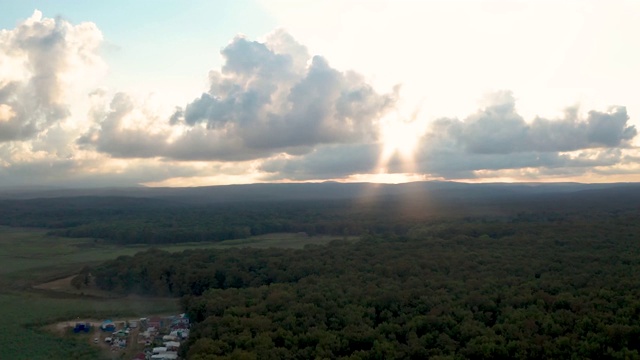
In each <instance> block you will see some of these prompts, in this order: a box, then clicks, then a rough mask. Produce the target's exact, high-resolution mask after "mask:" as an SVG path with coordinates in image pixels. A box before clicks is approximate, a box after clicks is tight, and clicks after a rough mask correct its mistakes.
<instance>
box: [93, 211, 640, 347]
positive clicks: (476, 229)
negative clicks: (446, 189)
mask: <svg viewBox="0 0 640 360" xmlns="http://www.w3.org/2000/svg"><path fill="white" fill-rule="evenodd" d="M639 217H640V216H639V215H638V212H637V211H635V210H624V211H614V212H606V213H599V212H594V211H591V210H589V209H583V211H582V212H581V213H573V212H571V213H566V214H561V213H555V214H547V213H540V214H533V213H530V214H520V215H514V216H512V217H499V218H496V217H488V218H486V219H481V218H476V219H460V218H451V219H449V220H447V221H441V222H433V223H422V224H419V225H415V226H413V227H412V228H410V229H408V230H407V231H404V232H403V234H402V235H393V234H390V235H386V236H378V235H375V234H374V235H366V236H364V237H363V240H361V241H360V242H358V243H347V242H339V241H338V242H333V243H331V244H330V245H328V246H309V247H307V248H306V249H304V250H285V249H266V250H258V249H232V250H224V251H221V250H207V251H185V252H182V253H178V254H170V253H166V252H163V251H158V250H151V251H147V252H143V253H139V254H136V255H135V256H132V257H120V258H118V259H116V260H113V261H110V262H107V263H105V264H102V265H101V266H98V267H95V268H93V269H87V270H86V272H85V275H86V276H89V275H88V274H90V277H92V278H93V279H94V280H95V283H96V284H97V285H98V286H100V287H102V288H103V289H107V290H113V291H120V292H127V293H139V294H153V295H173V296H182V304H183V306H184V308H185V311H186V312H187V313H188V314H189V316H190V318H191V319H192V320H193V321H194V322H195V327H194V329H193V331H192V336H191V337H190V339H189V342H188V344H187V346H185V347H184V348H183V350H182V351H183V355H184V356H186V357H188V358H189V359H224V358H229V359H232V358H233V359H238V358H246V359H309V358H328V359H334V358H349V359H424V358H440V359H462V358H474V359H501V358H502V359H512V358H522V359H525V358H526V359H540V358H563V359H564V358H567V359H569V358H598V359H623V358H638V357H640V355H639V353H638V351H640V277H638V276H636V274H637V273H638V271H640V243H639V241H638V239H639V237H638V234H639V233H640V221H638V220H640V219H639Z"/></svg>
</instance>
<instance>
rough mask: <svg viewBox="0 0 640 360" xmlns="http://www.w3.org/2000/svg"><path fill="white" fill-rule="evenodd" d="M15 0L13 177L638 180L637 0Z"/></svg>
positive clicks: (3, 74) (10, 49) (26, 182)
mask: <svg viewBox="0 0 640 360" xmlns="http://www.w3.org/2000/svg"><path fill="white" fill-rule="evenodd" d="M0 9H2V11H1V12H0V186H64V187H97V186H135V185H144V186H203V185H221V184H241V183H256V182H302V181H343V182H356V181H357V182H360V181H370V182H391V183H397V182H407V181H420V180H451V181H465V182H560V181H577V182H585V183H601V182H636V181H640V148H639V146H640V137H639V136H638V128H639V127H640V120H638V119H640V97H638V96H637V94H638V85H640V37H638V36H637V34H640V22H638V21H637V20H636V19H635V17H636V14H638V13H640V2H637V1H615V0H614V1H562V2H556V1H533V0H531V1H517V0H512V1H497V0H492V1H480V0H477V1H470V0H469V1H462V0H458V1H382V0H380V1H375V0H374V1H355V0H352V1H349V0H347V1H331V0H329V1H300V0H296V1H293V0H291V1H284V0H268V1H267V0H264V1H261V0H251V1H249V0H241V1H205V0H198V1H195V0H193V1H192V0H182V1H178V0H153V1H150V0H137V1H121V0H111V1H101V2H78V1H72V0H56V1H53V0H50V1H44V0H39V1H36V0H24V1H13V0H0Z"/></svg>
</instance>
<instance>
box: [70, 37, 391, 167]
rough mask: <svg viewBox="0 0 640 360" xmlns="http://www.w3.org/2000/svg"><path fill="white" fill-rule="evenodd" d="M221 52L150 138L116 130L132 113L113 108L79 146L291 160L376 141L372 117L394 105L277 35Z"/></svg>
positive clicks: (238, 42)
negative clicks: (215, 66) (193, 94)
mask: <svg viewBox="0 0 640 360" xmlns="http://www.w3.org/2000/svg"><path fill="white" fill-rule="evenodd" d="M221 54H222V56H223V58H224V60H225V62H224V65H223V66H222V68H221V69H220V71H215V70H214V71H211V72H210V73H209V83H210V86H209V90H208V91H207V92H205V93H203V94H202V95H201V96H200V97H199V98H197V99H194V100H193V101H192V102H190V103H189V104H187V105H186V106H185V107H184V108H182V107H178V108H177V109H176V110H175V112H174V113H173V115H171V116H170V117H169V119H168V121H165V122H163V123H160V122H157V121H156V122H155V125H154V126H156V128H157V129H158V131H157V132H155V133H154V134H153V135H150V136H148V138H146V139H145V138H143V135H144V129H126V128H123V127H120V126H118V124H120V123H121V121H122V118H123V117H124V116H125V115H126V113H128V112H131V111H133V109H132V108H131V107H126V106H124V105H118V104H113V103H112V105H111V110H110V112H109V114H107V115H106V116H104V117H103V118H102V119H97V122H98V124H99V127H98V128H97V129H96V130H95V131H93V132H92V133H90V134H89V133H87V134H85V136H83V137H82V138H81V139H80V140H79V141H80V143H82V144H84V145H85V146H86V145H93V146H95V147H96V149H97V150H98V151H101V152H105V153H108V154H111V155H113V156H118V157H164V158H170V159H180V160H223V161H237V160H250V159H258V158H268V157H270V156H272V155H275V154H280V153H287V154H295V155H298V154H302V153H307V152H310V151H312V150H313V149H314V148H315V147H316V146H319V145H331V144H354V143H363V142H372V141H375V140H376V139H377V136H378V127H377V126H378V125H377V124H378V121H379V119H380V118H381V117H382V116H384V115H385V114H386V113H387V112H388V111H389V110H391V109H392V108H393V107H394V106H395V102H396V97H397V89H396V90H394V92H392V93H389V94H379V93H377V92H376V91H375V90H374V89H373V88H372V87H371V85H369V84H368V83H367V82H366V81H365V79H364V78H363V77H362V76H361V75H359V74H357V73H355V72H353V71H344V72H343V71H338V70H336V69H334V68H332V67H331V66H330V65H329V63H328V62H327V60H326V59H324V58H322V57H320V56H313V57H311V56H310V55H309V54H308V52H307V50H306V48H305V47H304V46H302V45H301V44H299V43H297V42H296V41H295V40H294V39H293V38H292V37H291V35H289V34H287V33H286V32H284V31H282V30H280V31H276V32H275V33H273V34H271V35H270V36H268V37H267V38H266V40H265V41H264V42H259V41H250V40H248V39H246V38H244V37H241V36H238V37H236V38H234V39H233V40H232V41H231V43H230V44H229V45H227V46H226V47H225V48H224V49H222V51H221ZM114 101H116V99H114ZM117 101H118V102H119V101H120V100H117ZM114 106H115V107H117V108H118V109H116V108H114ZM121 107H124V108H122V109H120V108H121ZM176 133H179V134H180V135H178V136H175V134H176ZM163 137H164V139H163Z"/></svg>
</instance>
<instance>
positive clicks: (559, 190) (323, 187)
mask: <svg viewBox="0 0 640 360" xmlns="http://www.w3.org/2000/svg"><path fill="white" fill-rule="evenodd" d="M630 190H633V191H638V192H640V183H609V184H583V183H480V184H471V183H462V182H448V181H424V182H410V183H402V184H378V183H339V182H323V183H264V184H247V185H220V186H203V187H179V188H172V187H121V188H120V187H111V188H93V189H63V188H46V187H39V188H0V199H15V200H26V199H43V198H67V197H125V198H150V199H162V200H168V201H170V202H181V203H189V204H206V203H227V202H246V201H251V202H256V201H257V202H260V201H296V200H348V199H357V198H366V197H389V196H391V197H394V196H411V195H423V196H429V197H437V198H451V199H490V198H494V199H501V198H510V197H516V198H517V197H523V196H524V197H528V196H542V197H547V196H550V195H561V194H563V196H566V195H568V194H571V193H579V192H591V193H593V194H596V193H598V192H605V193H610V192H611V193H618V192H621V191H622V192H628V191H630ZM583 194H584V193H583Z"/></svg>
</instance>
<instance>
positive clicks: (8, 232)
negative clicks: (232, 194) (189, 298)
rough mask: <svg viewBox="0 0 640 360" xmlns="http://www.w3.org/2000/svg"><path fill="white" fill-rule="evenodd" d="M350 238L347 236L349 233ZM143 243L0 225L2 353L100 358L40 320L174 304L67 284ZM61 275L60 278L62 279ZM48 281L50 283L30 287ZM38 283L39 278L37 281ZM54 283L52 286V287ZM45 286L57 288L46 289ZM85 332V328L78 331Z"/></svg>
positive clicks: (286, 238)
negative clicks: (86, 269)
mask: <svg viewBox="0 0 640 360" xmlns="http://www.w3.org/2000/svg"><path fill="white" fill-rule="evenodd" d="M343 239H344V238H343V237H330V236H318V237H307V236H306V235H304V234H270V235H263V236H257V237H252V238H248V239H239V240H229V241H223V242H217V243H206V242H205V243H202V242H200V243H183V244H171V245H162V246H153V247H156V248H159V249H162V250H166V251H172V252H178V251H183V250H187V249H211V248H216V249H226V248H232V247H258V248H269V247H285V248H303V247H304V246H305V245H307V244H326V243H328V242H331V241H333V240H343ZM353 239H355V238H352V240H353ZM151 247H152V246H150V245H128V246H121V245H114V244H110V243H108V242H104V241H102V240H94V239H69V238H61V237H52V236H47V235H46V231H45V230H39V229H23V228H10V227H1V226H0V262H1V264H2V266H0V315H1V316H2V319H3V320H5V321H4V324H5V326H2V327H0V349H2V355H1V356H0V358H2V359H4V358H5V357H6V358H7V359H16V360H20V359H30V360H37V359H101V358H103V357H105V356H107V357H106V358H108V355H106V354H104V353H100V350H99V349H97V348H96V347H94V346H91V344H90V343H89V342H88V341H86V340H87V339H86V338H83V337H82V336H81V335H73V334H66V335H64V336H62V337H60V336H56V335H54V334H53V333H51V332H49V331H46V330H45V329H44V326H45V325H47V324H51V323H54V322H59V321H73V319H77V318H95V319H104V318H107V317H108V318H117V317H140V316H147V315H149V314H154V313H155V314H158V313H176V312H179V307H178V302H177V300H176V299H142V298H132V297H126V298H123V297H118V298H109V297H108V294H103V293H95V294H93V293H86V292H85V293H84V296H81V292H75V293H73V292H72V291H69V292H64V291H65V288H66V290H67V291H68V290H69V287H68V285H67V284H68V282H69V278H68V277H69V276H71V275H72V274H74V273H76V272H77V271H79V270H80V269H81V268H82V267H83V266H85V265H90V264H95V263H99V262H102V261H105V260H109V259H113V258H116V257H118V256H121V255H133V254H135V253H137V252H139V251H144V250H147V249H149V248H151ZM65 278H66V279H65ZM42 283H48V284H50V285H51V286H50V287H49V288H47V286H44V287H42V286H40V287H39V289H33V288H32V287H33V286H35V285H38V284H42ZM45 285H46V284H45ZM56 286H57V287H58V288H57V289H53V287H56ZM52 290H62V291H63V292H60V291H52ZM85 337H86V336H85Z"/></svg>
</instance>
